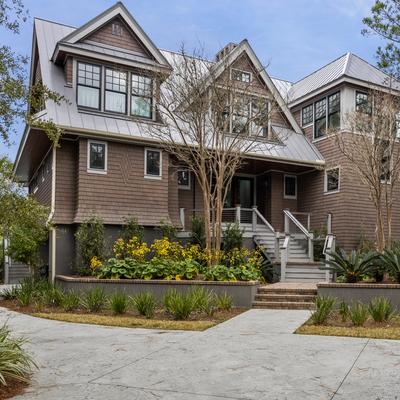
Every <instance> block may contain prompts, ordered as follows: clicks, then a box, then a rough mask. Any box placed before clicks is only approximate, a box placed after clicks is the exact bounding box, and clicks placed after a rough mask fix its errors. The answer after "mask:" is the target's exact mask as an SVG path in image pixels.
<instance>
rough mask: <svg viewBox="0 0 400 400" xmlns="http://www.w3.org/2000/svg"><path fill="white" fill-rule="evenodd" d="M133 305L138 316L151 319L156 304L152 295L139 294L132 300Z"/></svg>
mask: <svg viewBox="0 0 400 400" xmlns="http://www.w3.org/2000/svg"><path fill="white" fill-rule="evenodd" d="M132 302H133V305H134V307H135V309H136V310H137V312H138V313H139V314H140V315H144V316H145V317H146V318H153V317H154V313H155V311H156V306H157V302H156V299H155V297H154V295H153V293H149V292H148V293H139V294H137V295H136V296H134V297H133V298H132Z"/></svg>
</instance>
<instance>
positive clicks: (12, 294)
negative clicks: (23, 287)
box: [0, 286, 19, 300]
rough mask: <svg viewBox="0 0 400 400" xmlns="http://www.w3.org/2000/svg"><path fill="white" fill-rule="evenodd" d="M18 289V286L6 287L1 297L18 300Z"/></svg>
mask: <svg viewBox="0 0 400 400" xmlns="http://www.w3.org/2000/svg"><path fill="white" fill-rule="evenodd" d="M18 291H19V289H18V288H17V287H16V286H13V287H11V288H6V289H3V291H2V292H1V293H0V297H2V298H3V299H4V300H16V299H17V298H18Z"/></svg>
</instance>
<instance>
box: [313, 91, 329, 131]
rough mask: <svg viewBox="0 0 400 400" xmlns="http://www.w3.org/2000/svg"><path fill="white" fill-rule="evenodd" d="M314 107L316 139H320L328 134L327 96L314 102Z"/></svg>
mask: <svg viewBox="0 0 400 400" xmlns="http://www.w3.org/2000/svg"><path fill="white" fill-rule="evenodd" d="M314 109H315V122H314V139H318V138H320V137H323V136H325V135H326V98H325V99H322V100H320V101H317V102H316V103H315V104H314Z"/></svg>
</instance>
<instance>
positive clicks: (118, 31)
mask: <svg viewBox="0 0 400 400" xmlns="http://www.w3.org/2000/svg"><path fill="white" fill-rule="evenodd" d="M112 34H113V35H114V36H122V26H121V25H120V24H118V23H113V24H112Z"/></svg>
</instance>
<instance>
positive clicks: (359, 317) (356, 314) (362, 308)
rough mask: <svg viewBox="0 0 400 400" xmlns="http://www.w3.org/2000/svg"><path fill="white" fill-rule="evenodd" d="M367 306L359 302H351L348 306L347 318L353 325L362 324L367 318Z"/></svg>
mask: <svg viewBox="0 0 400 400" xmlns="http://www.w3.org/2000/svg"><path fill="white" fill-rule="evenodd" d="M368 315H369V311H368V306H366V305H365V304H362V303H360V302H355V303H353V304H352V305H351V306H350V308H349V318H350V320H351V322H352V323H353V325H354V326H363V325H364V324H365V322H366V321H367V319H368Z"/></svg>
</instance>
